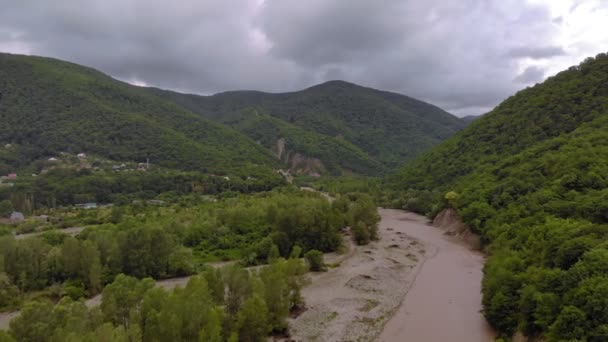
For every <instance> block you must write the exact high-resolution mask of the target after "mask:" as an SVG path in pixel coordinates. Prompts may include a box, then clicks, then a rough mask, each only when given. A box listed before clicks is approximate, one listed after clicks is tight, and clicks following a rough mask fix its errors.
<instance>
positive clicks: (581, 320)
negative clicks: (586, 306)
mask: <svg viewBox="0 0 608 342" xmlns="http://www.w3.org/2000/svg"><path fill="white" fill-rule="evenodd" d="M586 327H587V317H586V316H585V313H584V312H583V311H582V310H580V309H579V308H577V307H575V306H571V305H568V306H565V307H564V308H563V309H562V312H561V313H560V314H559V316H558V317H557V319H556V320H555V323H553V325H551V328H550V329H549V336H550V337H551V338H552V340H556V341H557V340H562V341H563V340H576V339H578V338H581V337H583V336H585V335H586V331H587V329H586Z"/></svg>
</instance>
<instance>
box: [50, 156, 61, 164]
mask: <svg viewBox="0 0 608 342" xmlns="http://www.w3.org/2000/svg"><path fill="white" fill-rule="evenodd" d="M48 161H49V162H51V163H56V162H58V161H59V159H57V158H55V157H51V158H49V159H48Z"/></svg>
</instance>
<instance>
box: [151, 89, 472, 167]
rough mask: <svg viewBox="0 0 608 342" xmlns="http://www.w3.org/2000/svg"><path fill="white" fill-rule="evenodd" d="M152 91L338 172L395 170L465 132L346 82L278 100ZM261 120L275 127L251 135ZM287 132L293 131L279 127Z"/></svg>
mask: <svg viewBox="0 0 608 342" xmlns="http://www.w3.org/2000/svg"><path fill="white" fill-rule="evenodd" d="M150 91H151V92H153V93H155V94H157V95H160V96H162V97H164V98H167V99H170V100H172V101H174V102H175V103H177V104H179V105H180V106H183V107H185V108H187V109H189V110H191V111H193V112H196V113H199V114H201V115H203V116H204V117H207V118H210V119H213V120H216V121H218V122H221V123H226V124H228V125H230V126H232V127H235V128H237V129H240V130H241V131H242V132H244V133H246V134H248V135H249V136H250V137H253V138H254V139H256V140H260V141H261V142H262V143H263V144H264V145H265V146H266V147H269V148H273V147H274V146H275V145H276V143H277V141H278V140H279V139H280V138H284V139H285V144H286V149H287V150H288V151H290V152H292V153H298V154H301V155H303V156H306V157H311V158H317V159H320V161H321V162H322V163H323V165H324V166H325V168H327V169H329V170H330V171H334V172H333V173H336V172H335V171H337V170H338V168H339V169H342V170H343V171H347V172H348V171H354V172H355V173H362V174H378V173H381V172H382V171H385V170H390V169H392V168H395V167H398V166H400V165H402V164H403V163H404V162H407V161H409V160H411V159H413V158H414V157H416V156H418V155H419V154H420V153H421V152H423V151H425V150H427V149H428V148H430V147H431V146H434V145H436V144H438V143H439V142H441V141H443V140H445V139H446V138H448V137H450V136H451V135H453V134H454V133H456V132H457V131H459V130H460V129H462V128H464V127H465V126H466V122H464V121H462V120H460V119H458V118H457V117H455V116H452V115H451V114H449V113H447V112H445V111H443V110H442V109H440V108H438V107H435V106H433V105H430V104H428V103H425V102H422V101H419V100H416V99H413V98H410V97H407V96H404V95H400V94H396V93H390V92H385V91H379V90H375V89H371V88H366V87H361V86H358V85H355V84H352V83H347V82H343V81H330V82H326V83H323V84H320V85H317V86H313V87H311V88H308V89H305V90H302V91H297V92H291V93H280V94H271V93H263V92H257V91H232V92H225V93H220V94H217V95H213V96H198V95H184V94H179V93H174V92H169V91H163V90H159V89H150ZM258 116H265V117H266V118H267V119H266V121H268V120H269V117H272V118H273V120H272V122H273V127H275V128H274V129H272V130H271V129H268V130H264V131H263V132H262V133H261V134H260V132H256V133H255V134H253V133H254V131H253V130H252V129H251V126H250V124H251V120H252V117H258ZM254 121H255V120H254ZM287 126H288V127H291V128H292V129H291V130H287V129H284V128H281V129H279V128H278V127H287ZM295 128H299V129H295ZM321 136H323V137H322V138H321ZM302 141H307V142H308V143H306V144H303V143H302ZM336 148H337V149H339V150H340V151H338V150H336ZM362 153H363V154H365V155H366V156H365V155H363V154H362ZM288 162H289V161H288ZM371 166H373V167H372V168H370V167H371Z"/></svg>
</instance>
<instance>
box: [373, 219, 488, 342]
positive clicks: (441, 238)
mask: <svg viewBox="0 0 608 342" xmlns="http://www.w3.org/2000/svg"><path fill="white" fill-rule="evenodd" d="M380 214H381V215H382V219H383V222H384V223H385V224H387V225H391V226H394V227H396V228H398V229H399V230H400V231H403V232H405V233H406V234H408V235H409V236H412V237H414V238H416V239H419V240H420V241H422V242H423V243H424V244H425V245H426V246H429V249H431V250H432V251H433V252H432V253H429V255H428V259H427V260H425V262H424V264H423V266H422V267H421V269H420V272H419V273H418V275H417V277H416V281H415V282H414V284H413V286H412V288H411V289H410V291H409V292H408V293H407V296H406V297H405V300H404V301H403V303H402V304H401V306H400V308H399V310H398V311H397V312H396V313H395V315H394V316H393V317H392V318H391V319H390V320H389V321H388V323H387V324H386V326H385V327H384V329H383V331H382V334H381V335H380V337H379V341H381V342H393V341H394V342H397V341H428V342H434V341H437V342H440V341H454V342H461V341H462V342H486V341H494V333H493V332H492V329H491V328H490V327H489V326H488V324H487V322H486V321H485V319H484V317H483V315H482V314H481V313H480V310H481V279H482V276H483V274H482V268H483V262H484V260H483V256H482V255H481V254H480V253H477V252H473V251H471V250H470V249H469V248H467V247H466V246H464V245H463V244H461V243H458V242H455V241H453V240H451V239H449V238H448V237H446V236H445V235H444V231H442V230H441V229H439V228H431V227H429V226H428V225H426V224H419V223H416V222H412V221H410V220H408V219H407V218H408V215H410V214H404V212H402V211H398V210H380Z"/></svg>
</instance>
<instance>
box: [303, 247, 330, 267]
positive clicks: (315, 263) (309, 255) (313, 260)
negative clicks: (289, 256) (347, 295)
mask: <svg viewBox="0 0 608 342" xmlns="http://www.w3.org/2000/svg"><path fill="white" fill-rule="evenodd" d="M304 258H305V259H306V261H307V262H308V266H309V267H310V270H311V271H313V272H323V271H325V262H324V261H323V253H321V252H320V251H318V250H316V249H313V250H310V251H308V252H306V254H304Z"/></svg>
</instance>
